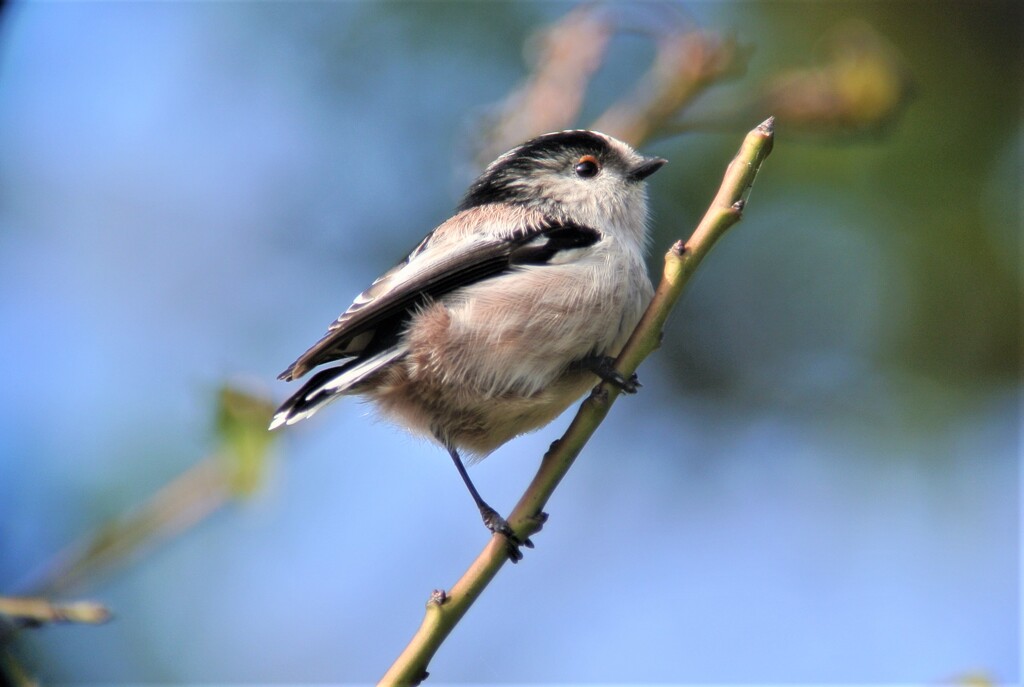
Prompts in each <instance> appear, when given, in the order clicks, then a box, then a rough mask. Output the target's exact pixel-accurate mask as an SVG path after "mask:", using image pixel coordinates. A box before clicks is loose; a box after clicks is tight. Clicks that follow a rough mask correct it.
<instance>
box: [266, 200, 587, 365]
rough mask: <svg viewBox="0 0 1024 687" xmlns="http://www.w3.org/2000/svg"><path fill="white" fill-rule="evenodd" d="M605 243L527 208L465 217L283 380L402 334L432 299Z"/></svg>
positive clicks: (376, 288)
mask: <svg viewBox="0 0 1024 687" xmlns="http://www.w3.org/2000/svg"><path fill="white" fill-rule="evenodd" d="M485 222H486V223H487V226H482V223H485ZM600 239H601V233H600V232H599V231H597V230H596V229H593V228H591V227H587V226H583V225H580V224H575V223H571V222H559V221H555V220H552V219H550V218H548V217H545V216H543V215H541V214H540V213H536V212H531V211H527V210H523V209H508V210H498V209H497V208H496V207H495V206H483V207H477V208H472V209H470V210H466V211H464V212H461V213H459V214H458V215H456V216H455V217H453V218H452V219H450V220H448V221H447V222H445V223H444V224H442V225H441V226H440V227H438V228H437V229H436V230H435V231H434V232H432V233H431V234H429V235H428V236H427V237H426V238H425V239H424V240H423V241H422V242H421V243H420V245H419V246H417V247H416V248H415V249H414V250H413V251H412V252H411V253H410V254H409V256H408V257H406V258H405V260H403V261H402V262H400V263H399V264H398V265H396V266H395V267H393V268H392V269H391V270H389V271H388V272H386V273H384V274H383V275H382V276H381V277H380V278H378V279H377V280H376V281H375V282H373V284H372V285H371V286H370V288H368V289H367V290H366V291H363V292H362V293H361V294H359V295H358V296H357V297H356V299H355V301H354V302H353V303H352V305H351V306H349V308H348V310H346V311H345V312H344V313H342V315H341V316H340V317H339V318H338V319H337V320H335V321H334V323H333V324H331V326H330V327H329V328H328V330H327V333H326V334H325V335H324V337H323V338H322V339H320V340H319V341H318V342H316V343H315V344H314V345H313V346H312V347H311V348H310V349H309V350H308V351H306V352H305V353H303V354H302V355H301V356H300V357H299V358H298V360H296V361H295V362H294V363H292V364H291V365H290V366H289V367H288V369H287V370H285V371H284V372H282V373H281V374H280V376H279V377H278V378H279V379H282V380H285V381H291V380H293V379H296V378H298V377H301V376H302V375H304V374H306V373H307V372H308V371H309V370H311V369H313V368H314V367H316V366H318V365H322V364H323V363H327V362H331V361H332V360H338V359H341V358H349V357H352V356H356V355H359V354H360V353H362V352H363V350H364V349H365V348H366V346H367V345H368V344H369V343H370V342H371V341H372V340H373V337H374V335H375V333H376V331H377V329H378V328H381V327H383V326H389V331H391V330H392V329H395V330H396V331H397V328H398V327H400V326H401V325H402V324H404V322H405V320H407V319H408V317H409V314H410V313H411V312H412V311H413V310H414V309H415V308H416V307H417V306H419V305H421V304H422V303H424V302H425V301H427V300H430V299H436V298H439V297H441V296H443V295H444V294H446V293H449V292H450V291H453V290H455V289H457V288H460V287H462V286H467V285H469V284H473V283H475V282H478V281H481V280H483V279H488V278H490V277H494V276H496V275H498V274H501V273H502V272H505V271H506V270H509V269H511V268H514V267H515V266H517V265H526V264H531V265H543V264H546V263H548V262H550V261H552V260H553V259H554V258H555V256H557V255H560V254H563V255H564V254H565V252H566V251H570V250H573V249H579V248H586V247H588V246H592V245H594V244H595V243H597V242H598V241H599V240H600ZM375 348H376V347H375Z"/></svg>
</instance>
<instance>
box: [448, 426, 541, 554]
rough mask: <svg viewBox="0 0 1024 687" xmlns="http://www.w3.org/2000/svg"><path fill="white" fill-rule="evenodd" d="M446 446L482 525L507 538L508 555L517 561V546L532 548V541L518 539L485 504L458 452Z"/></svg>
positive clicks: (505, 522) (509, 527) (519, 552)
mask: <svg viewBox="0 0 1024 687" xmlns="http://www.w3.org/2000/svg"><path fill="white" fill-rule="evenodd" d="M446 448H447V449H448V453H449V454H450V455H451V457H452V461H454V462H455V469H456V470H458V471H459V475H460V476H461V477H462V481H463V482H465V483H466V488H467V489H469V495H470V496H472V497H473V501H474V502H475V503H476V507H477V508H479V509H480V517H481V518H483V520H484V525H485V526H486V527H487V529H489V530H490V531H491V532H494V533H496V534H503V535H505V538H506V539H507V540H508V557H509V558H510V559H512V562H513V563H518V562H519V561H520V560H522V558H523V552H522V551H520V550H519V547H520V546H525V547H526V548H528V549H532V548H533V542H532V541H530V539H529V537H527V538H526V539H523V540H520V539H519V537H517V536H516V533H515V532H513V531H512V527H511V526H509V524H508V521H507V520H505V518H503V517H501V516H500V515H498V511H496V510H494V509H493V508H491V507H490V506H489V505H487V502H486V501H484V500H483V499H482V498H481V497H480V492H478V491H477V490H476V487H475V486H473V480H471V479H470V478H469V473H468V472H466V466H465V465H463V464H462V458H460V457H459V452H458V451H456V450H455V448H454V447H452V446H447V447H446Z"/></svg>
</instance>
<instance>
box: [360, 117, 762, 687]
mask: <svg viewBox="0 0 1024 687" xmlns="http://www.w3.org/2000/svg"><path fill="white" fill-rule="evenodd" d="M774 121H775V120H774V118H772V117H769V118H768V119H767V120H766V121H765V122H763V123H762V124H760V125H759V126H758V127H756V128H755V129H754V130H753V131H751V132H750V133H749V134H747V137H746V139H744V141H743V145H742V146H741V147H740V150H739V152H738V153H737V155H736V157H735V158H734V159H733V161H732V162H731V163H730V164H729V167H728V169H727V170H726V173H725V178H724V179H723V180H722V185H721V187H720V189H719V191H718V195H717V196H716V197H715V200H714V201H713V202H712V203H711V207H710V208H709V209H708V211H707V213H706V214H705V215H704V218H703V219H702V220H701V222H700V224H699V225H697V229H696V230H695V231H694V232H693V235H692V236H691V237H690V239H689V240H688V241H686V242H685V243H684V242H683V241H681V240H680V241H677V242H676V244H675V245H673V246H672V248H671V249H670V250H669V251H668V254H667V255H666V256H665V269H664V273H663V275H662V279H661V283H660V284H659V285H658V288H657V290H656V291H655V294H654V298H653V299H652V300H651V304H650V306H648V308H647V311H646V312H645V313H644V316H643V318H641V320H640V323H639V324H638V325H637V327H636V330H635V331H634V332H633V335H632V336H631V337H630V339H629V341H628V342H627V343H626V346H625V348H624V349H623V350H622V353H621V354H620V355H619V358H618V360H617V362H616V369H617V370H618V371H619V372H620V373H622V375H623V376H624V377H626V378H629V376H630V375H632V374H633V372H635V371H636V368H637V367H638V366H639V365H640V363H641V362H642V361H643V360H644V358H646V357H647V356H648V355H650V354H651V352H652V351H654V349H656V348H657V347H658V345H659V343H660V341H661V335H662V329H663V327H664V324H665V320H666V319H667V318H668V316H669V313H670V312H671V311H672V308H673V306H674V305H675V303H676V301H677V300H679V295H680V294H681V293H682V290H683V288H684V287H685V286H686V284H687V283H688V282H689V280H690V277H691V276H692V275H693V273H694V271H695V270H696V269H697V266H698V265H700V262H701V261H702V260H703V259H704V257H705V256H706V255H707V254H708V252H709V251H710V250H711V248H712V247H713V246H714V244H715V242H717V241H718V239H719V238H721V236H722V235H723V234H724V233H725V231H726V230H727V229H728V228H729V227H731V226H732V225H734V224H736V222H738V221H739V220H740V218H741V216H742V213H743V207H744V205H745V203H746V198H747V195H748V194H749V192H750V188H751V185H752V184H753V183H754V177H755V176H756V175H757V171H758V169H759V168H760V166H761V163H762V162H763V161H764V159H765V157H767V156H768V153H770V152H771V149H772V141H773V136H774ZM618 395H619V391H618V390H617V389H616V388H614V387H612V386H610V385H608V384H601V385H599V386H598V387H597V388H596V389H595V390H594V393H593V394H591V395H590V397H589V398H587V399H586V400H585V401H584V402H583V404H582V405H581V406H580V409H579V411H578V412H577V413H576V417H575V418H574V419H573V421H572V424H571V425H569V429H568V430H566V432H565V434H564V435H563V436H562V438H561V439H559V440H558V441H556V442H555V443H554V444H552V446H551V449H550V450H549V451H548V452H547V454H545V456H544V459H543V460H542V461H541V465H540V468H539V469H538V471H537V474H536V476H535V477H534V478H533V481H532V482H531V483H530V486H529V487H528V488H527V490H526V492H525V493H524V494H523V497H522V498H521V499H520V500H519V503H518V504H517V505H516V507H515V508H514V509H513V510H512V514H511V515H510V516H509V518H508V522H509V524H510V525H511V526H512V528H513V529H514V530H515V532H516V536H518V537H519V539H520V540H523V539H525V538H526V537H528V536H529V535H531V534H533V533H535V532H536V531H537V530H539V529H540V521H539V519H538V517H537V515H538V514H539V513H540V512H541V511H542V510H543V508H544V505H545V504H546V503H547V501H548V499H549V498H550V497H551V494H552V492H554V490H555V487H557V486H558V483H559V482H560V481H561V480H562V477H564V476H565V473H566V472H567V471H568V470H569V468H570V467H571V466H572V463H573V461H574V460H575V459H576V456H577V455H579V453H580V451H581V450H582V448H583V446H584V445H585V444H586V443H587V440H588V439H590V436H591V435H592V434H593V433H594V431H595V430H596V429H597V427H598V425H600V424H601V421H602V420H603V419H604V417H605V416H606V415H607V414H608V410H609V409H610V408H611V405H612V403H613V402H614V401H615V399H616V397H617V396H618ZM507 560H508V549H507V546H506V542H505V538H504V537H503V536H501V535H494V536H493V537H492V538H491V540H490V542H488V544H487V547H486V548H485V549H484V550H483V552H482V553H481V554H480V555H479V556H478V557H477V559H476V560H475V561H474V562H473V564H472V565H471V566H470V567H469V569H468V570H467V571H466V572H465V573H464V574H463V575H462V578H461V579H459V581H458V582H456V583H455V585H454V586H453V587H452V588H451V590H450V591H448V592H443V591H435V592H434V593H433V595H432V596H431V598H430V601H429V602H428V603H427V611H426V615H425V617H424V619H423V622H422V624H421V625H420V628H419V630H417V632H416V634H415V635H414V636H413V638H412V641H410V642H409V645H408V646H407V647H406V648H405V650H404V651H403V652H402V653H401V654H400V655H399V657H398V659H397V660H396V661H395V662H394V664H392V666H391V668H390V669H388V671H387V673H385V675H384V677H383V678H381V681H380V683H381V684H386V685H391V684H397V685H407V684H417V683H419V682H420V681H422V680H423V679H424V678H426V676H427V666H428V664H429V663H430V659H431V658H433V656H434V654H435V653H436V652H437V649H438V648H439V647H440V646H441V643H442V642H444V640H445V638H446V637H447V636H448V634H449V633H450V632H451V631H452V629H453V628H454V627H455V625H456V624H457V623H458V622H459V620H460V619H461V618H462V616H463V615H465V613H466V611H467V610H469V607H470V606H471V605H472V604H473V602H474V601H476V599H477V597H478V596H480V594H481V593H482V592H483V590H484V588H486V586H487V585H488V583H490V581H491V580H492V579H493V578H494V576H495V575H496V574H497V573H498V570H500V569H501V567H502V566H503V565H504V564H505V562H506V561H507Z"/></svg>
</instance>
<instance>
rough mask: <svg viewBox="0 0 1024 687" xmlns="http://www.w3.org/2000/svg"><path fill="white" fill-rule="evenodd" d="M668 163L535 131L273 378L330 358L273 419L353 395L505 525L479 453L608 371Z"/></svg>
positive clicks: (615, 379) (634, 314) (637, 310)
mask: <svg viewBox="0 0 1024 687" xmlns="http://www.w3.org/2000/svg"><path fill="white" fill-rule="evenodd" d="M664 163H665V160H663V159H661V158H649V157H643V156H641V155H639V154H637V153H636V152H634V151H633V149H632V148H630V147H629V146H628V145H626V144H625V143H622V142H621V141H618V140H616V139H614V138H612V137H610V136H606V135H604V134H600V133H597V132H594V131H583V130H576V131H562V132H558V133H551V134H546V135H544V136H540V137H538V138H535V139H532V140H530V141H527V142H526V143H524V144H522V145H520V146H519V147H517V148H513V149H512V150H510V151H509V152H507V153H505V154H504V155H502V156H501V157H499V158H498V159H497V160H495V161H494V162H492V163H491V164H490V166H488V167H487V169H486V170H484V172H483V174H481V175H480V177H479V178H478V179H477V180H476V181H475V182H473V184H472V185H471V186H470V187H469V191H468V192H467V193H466V196H465V197H464V198H463V200H462V203H461V204H460V205H459V207H458V211H457V213H456V214H455V216H454V217H452V218H451V219H449V220H448V221H446V222H444V223H443V224H441V226H439V227H437V228H436V229H435V230H434V231H432V232H431V233H430V234H428V235H427V237H426V238H424V239H423V241H422V242H420V244H419V245H418V246H417V247H416V248H415V249H414V250H413V251H412V253H410V254H409V256H408V257H407V258H405V260H403V261H402V262H400V263H399V264H398V265H396V266H395V267H394V268H392V269H391V270H389V271H388V272H386V273H384V274H383V275H382V276H381V277H380V278H379V279H377V280H376V281H375V282H373V284H372V285H371V286H370V288H368V289H367V290H366V291H364V292H363V293H361V294H359V296H357V297H356V299H355V302H353V303H352V305H351V306H350V307H349V308H348V310H346V311H345V312H344V313H343V314H342V315H341V316H340V317H339V318H338V319H337V320H336V321H335V322H334V323H333V324H331V326H330V327H329V328H328V331H327V334H326V335H325V336H324V337H323V338H322V339H320V341H318V342H317V343H316V344H314V345H313V347H312V348H310V349H309V350H308V351H306V352H305V353H303V354H302V355H301V356H300V357H299V359H298V360H296V361H295V362H294V363H292V364H291V365H290V366H289V367H288V369H287V370H285V371H284V372H283V373H281V375H280V379H282V380H285V381H291V380H293V379H297V378H299V377H302V376H303V375H305V374H306V373H307V372H309V371H310V370H312V369H313V368H315V367H317V366H319V365H323V364H325V363H330V362H339V363H340V364H338V365H335V366H333V367H329V368H326V369H323V370H320V371H319V372H317V373H316V374H315V375H313V376H312V377H311V378H310V379H309V381H307V382H306V383H305V385H303V387H302V388H301V389H299V391H298V392H296V393H295V394H294V395H293V396H292V397H291V398H289V399H288V400H287V401H285V403H284V404H283V405H282V406H281V407H280V408H279V409H278V411H277V413H276V414H275V415H274V419H273V422H271V425H270V428H271V429H275V428H277V427H280V426H281V425H291V424H294V423H296V422H298V421H300V420H303V419H305V418H307V417H309V416H311V415H312V414H313V413H315V412H316V411H318V410H319V409H320V408H322V407H323V406H325V405H327V404H328V403H330V402H331V401H333V400H334V399H336V398H338V397H340V396H346V395H358V396H363V397H365V398H368V399H369V400H371V401H373V402H374V403H375V404H376V405H377V407H378V408H379V410H380V411H381V412H382V413H383V414H384V415H385V416H387V417H389V418H391V419H393V420H395V421H396V422H398V423H399V424H401V425H403V426H404V427H406V428H407V429H409V430H410V431H412V432H414V433H416V434H422V435H425V436H428V437H431V438H432V439H434V440H436V441H437V442H438V443H439V444H441V445H442V446H444V447H445V448H446V449H447V450H448V452H449V453H450V454H451V457H452V460H453V461H455V466H456V467H457V468H458V471H459V474H460V475H461V476H462V479H463V480H464V481H465V483H466V486H467V487H468V488H469V491H470V494H471V495H472V497H473V500H474V501H475V502H476V505H477V507H478V508H479V509H480V514H481V516H482V517H483V519H484V524H485V525H487V527H488V528H489V529H490V530H491V531H494V532H500V533H502V534H504V535H506V536H507V537H508V538H509V541H510V555H511V556H512V558H513V560H516V559H517V558H518V557H520V556H521V554H520V553H519V550H518V545H519V544H525V545H529V540H526V541H523V542H520V541H518V540H517V539H516V537H515V535H514V534H513V532H512V530H511V528H510V527H509V525H508V523H507V522H506V521H505V520H504V519H503V518H502V517H501V516H500V515H498V513H497V512H495V511H494V509H492V508H491V507H490V506H488V505H487V503H486V502H485V501H484V500H483V499H482V498H481V497H480V495H479V493H477V490H476V488H475V487H474V486H473V483H472V481H471V480H470V479H469V476H468V475H467V473H466V470H465V467H464V465H463V463H462V459H461V458H460V456H459V452H460V451H461V452H462V453H463V454H464V455H467V454H468V456H469V457H470V458H471V459H479V458H482V457H484V456H486V455H487V454H489V453H490V452H491V451H493V450H494V449H496V448H497V447H499V446H501V445H502V444H504V443H505V442H506V441H508V440H509V439H511V438H513V437H515V436H517V435H520V434H523V433H524V432H529V431H531V430H534V429H537V428H538V427H541V426H543V425H545V424H547V423H548V422H550V421H551V420H553V419H554V418H555V417H556V416H558V415H559V414H560V413H561V412H562V411H563V410H565V409H566V408H567V407H568V406H569V405H570V404H571V403H573V402H574V401H575V400H576V399H578V398H580V397H581V396H582V395H583V394H584V393H586V392H587V390H589V389H590V388H591V387H593V386H594V384H595V383H597V382H598V381H599V379H604V380H607V381H610V382H612V383H614V384H617V385H618V386H619V387H621V388H623V389H624V390H626V391H635V390H636V388H635V387H636V383H635V380H632V379H630V380H627V379H623V378H622V377H621V376H619V375H618V374H617V373H615V372H614V370H613V368H612V366H611V361H612V358H611V356H615V355H617V354H618V353H619V351H620V349H621V348H622V346H623V345H624V344H625V342H626V338H627V337H628V336H629V334H630V333H631V331H632V330H633V328H634V327H635V326H636V323H637V321H638V320H639V318H640V315H641V314H642V312H643V310H644V308H645V307H646V306H647V303H648V301H649V300H650V298H651V294H652V288H651V282H650V279H649V278H648V276H647V270H646V267H645V266H644V250H645V244H646V240H647V194H646V189H645V184H644V180H645V179H646V178H647V177H648V176H650V175H651V174H653V173H654V172H656V171H657V170H658V169H659V168H660V167H661V166H662V165H663V164H664Z"/></svg>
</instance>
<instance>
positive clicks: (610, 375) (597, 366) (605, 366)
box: [579, 355, 643, 394]
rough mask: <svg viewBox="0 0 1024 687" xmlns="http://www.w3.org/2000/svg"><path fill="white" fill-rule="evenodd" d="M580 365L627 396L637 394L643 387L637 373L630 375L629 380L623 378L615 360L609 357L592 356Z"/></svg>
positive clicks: (580, 362)
mask: <svg viewBox="0 0 1024 687" xmlns="http://www.w3.org/2000/svg"><path fill="white" fill-rule="evenodd" d="M579 365H580V367H581V368H583V369H584V370H590V371H591V372H593V373H594V374H596V375H597V376H598V377H600V378H601V379H602V381H605V382H608V383H609V384H611V385H612V386H614V387H615V388H617V389H618V390H619V391H622V392H624V393H627V394H635V393H636V392H637V389H639V388H640V387H641V386H643V385H642V384H640V381H639V380H638V379H637V377H636V373H633V374H632V375H630V377H629V379H626V378H625V377H623V376H622V375H621V374H620V373H619V372H618V371H617V370H616V369H615V359H614V358H612V357H609V356H607V355H592V356H590V357H589V358H584V359H583V360H581V361H579Z"/></svg>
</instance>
